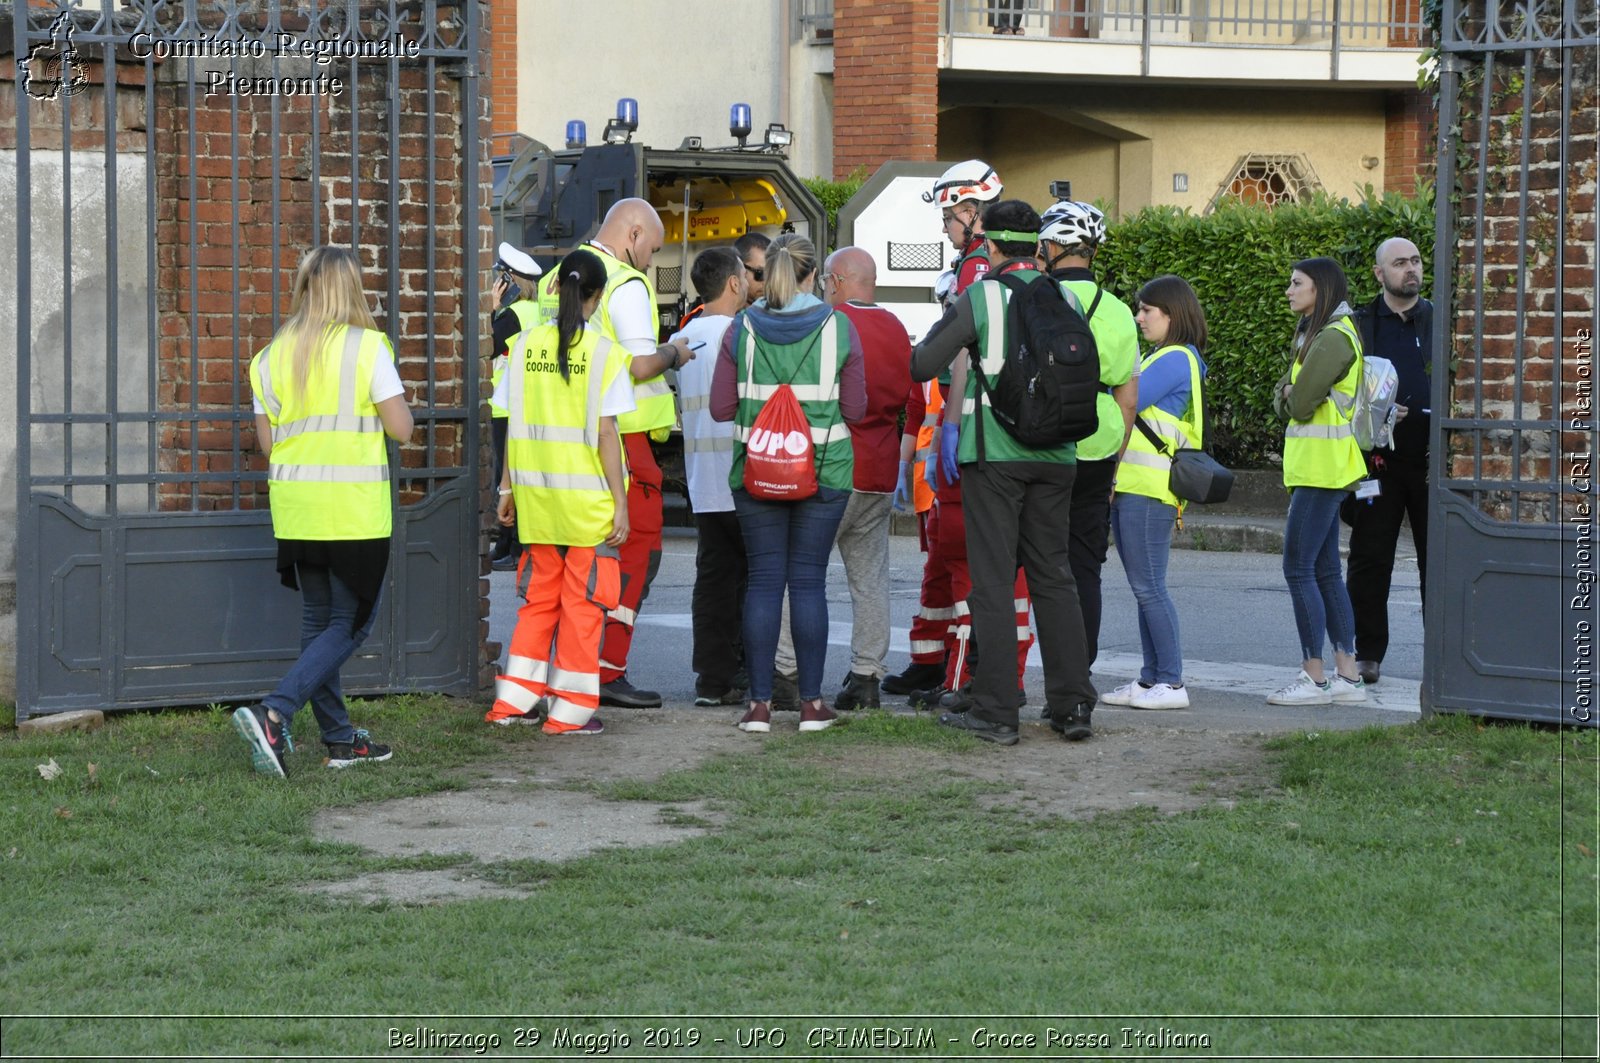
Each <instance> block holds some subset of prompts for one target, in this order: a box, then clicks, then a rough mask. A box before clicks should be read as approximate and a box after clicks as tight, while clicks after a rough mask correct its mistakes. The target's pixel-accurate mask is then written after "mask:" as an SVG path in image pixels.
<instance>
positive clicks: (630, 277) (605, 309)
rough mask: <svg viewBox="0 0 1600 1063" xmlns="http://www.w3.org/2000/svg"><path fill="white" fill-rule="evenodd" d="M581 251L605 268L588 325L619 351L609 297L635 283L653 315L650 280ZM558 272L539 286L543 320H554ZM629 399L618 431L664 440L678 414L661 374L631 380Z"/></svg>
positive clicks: (590, 247)
mask: <svg viewBox="0 0 1600 1063" xmlns="http://www.w3.org/2000/svg"><path fill="white" fill-rule="evenodd" d="M583 249H584V250H585V251H592V252H593V253H594V254H596V255H597V256H599V258H600V261H601V262H602V263H604V264H605V267H606V287H605V291H604V292H603V293H602V294H601V296H600V308H599V309H598V310H596V311H595V312H594V317H593V318H592V319H591V320H590V324H591V325H593V326H594V327H595V328H597V329H599V331H600V334H601V335H602V336H604V337H605V338H606V339H608V340H610V341H611V342H612V343H614V344H616V345H617V346H618V347H619V348H622V349H623V350H624V351H626V348H623V347H622V342H621V340H620V339H619V338H618V337H617V329H616V326H615V325H614V324H613V323H612V321H611V295H612V293H613V292H615V291H616V290H617V289H618V288H620V287H622V286H623V285H624V284H630V283H632V282H633V281H638V282H639V283H640V284H643V285H644V291H645V298H646V299H648V300H649V304H650V313H651V315H652V316H654V315H655V314H656V290H655V288H654V287H653V286H652V285H651V284H650V278H649V277H647V276H645V275H644V274H643V273H641V272H640V271H639V270H637V269H634V268H633V267H632V266H630V265H628V264H627V263H626V262H623V261H622V260H620V259H618V258H616V257H615V256H614V255H612V254H610V253H609V252H607V251H605V250H604V249H603V248H600V247H596V246H595V245H594V244H584V245H583ZM559 274H560V271H559V270H551V271H550V274H549V278H548V279H547V280H545V281H544V283H542V284H540V285H539V306H540V307H541V308H542V309H543V310H544V313H545V320H546V321H550V322H554V321H555V320H556V312H557V307H558V306H559V304H560V301H561V300H560V295H561V277H560V275H559ZM628 362H629V364H630V365H631V364H632V362H633V354H632V353H631V352H629V353H628ZM633 399H634V402H635V404H636V405H637V407H638V408H637V409H635V410H634V411H633V412H632V413H625V414H623V415H622V416H620V417H618V418H617V428H618V430H620V431H622V432H624V433H627V432H652V431H655V430H657V429H659V430H660V432H661V434H660V439H661V440H664V439H666V433H667V432H668V431H670V430H671V429H672V426H673V425H674V424H676V423H677V420H678V411H677V408H676V407H675V406H674V405H673V402H672V389H671V388H670V387H669V386H668V385H667V376H666V374H665V373H658V374H656V375H655V376H653V377H651V378H650V379H649V380H635V381H634V382H633Z"/></svg>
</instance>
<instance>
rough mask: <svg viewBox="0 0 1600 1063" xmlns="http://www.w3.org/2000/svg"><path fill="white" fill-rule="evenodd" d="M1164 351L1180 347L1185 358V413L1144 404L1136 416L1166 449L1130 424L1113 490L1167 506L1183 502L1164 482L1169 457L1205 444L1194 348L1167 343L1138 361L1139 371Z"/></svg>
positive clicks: (1198, 368)
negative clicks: (1131, 431)
mask: <svg viewBox="0 0 1600 1063" xmlns="http://www.w3.org/2000/svg"><path fill="white" fill-rule="evenodd" d="M1168 351H1182V352H1183V353H1184V356H1185V357H1186V358H1188V359H1189V407H1188V409H1187V410H1186V411H1185V413H1187V414H1188V416H1187V417H1174V416H1173V415H1172V414H1170V413H1168V412H1167V411H1165V410H1163V409H1160V408H1159V407H1156V406H1147V407H1145V408H1144V409H1142V410H1140V411H1139V416H1140V417H1141V418H1143V420H1144V423H1145V424H1147V425H1149V426H1150V430H1151V431H1152V432H1154V433H1155V434H1156V436H1157V437H1158V438H1159V439H1160V440H1161V442H1162V443H1164V444H1165V445H1166V446H1167V448H1168V450H1167V452H1166V453H1162V452H1161V451H1160V450H1158V449H1156V447H1155V445H1154V444H1152V443H1151V442H1150V440H1148V439H1146V438H1145V434H1144V433H1143V432H1141V431H1139V426H1138V425H1134V428H1133V434H1132V435H1130V436H1129V437H1128V449H1127V450H1126V451H1124V452H1123V454H1122V463H1121V464H1120V465H1118V466H1117V492H1118V493H1119V494H1128V495H1144V496H1145V497H1146V498H1153V499H1155V500H1156V501H1158V502H1165V503H1166V504H1167V505H1169V506H1173V507H1177V508H1182V506H1183V503H1182V502H1181V501H1179V499H1178V496H1177V495H1174V494H1173V493H1172V491H1171V489H1170V488H1169V487H1168V486H1167V481H1168V479H1169V478H1170V477H1171V475H1172V458H1171V457H1170V455H1172V454H1176V453H1177V452H1178V451H1179V450H1181V449H1183V448H1185V447H1192V448H1194V449H1196V450H1198V449H1200V448H1201V447H1203V446H1204V445H1205V443H1204V440H1203V439H1202V438H1201V436H1202V431H1203V430H1202V428H1201V425H1202V424H1203V423H1204V417H1205V414H1204V409H1205V406H1204V403H1203V401H1202V399H1201V395H1200V361H1199V359H1198V358H1196V357H1195V355H1194V352H1193V351H1191V350H1190V349H1189V348H1188V347H1186V346H1183V345H1182V344H1170V345H1168V346H1166V347H1162V348H1161V349H1160V350H1158V351H1156V352H1155V353H1153V354H1151V355H1150V356H1149V357H1148V358H1146V359H1145V360H1144V361H1143V362H1141V363H1140V364H1139V371H1140V372H1141V373H1142V372H1144V371H1145V370H1147V369H1149V368H1150V366H1151V365H1153V364H1154V363H1155V360H1156V359H1157V358H1160V357H1161V356H1163V355H1165V354H1166V353H1167V352H1168Z"/></svg>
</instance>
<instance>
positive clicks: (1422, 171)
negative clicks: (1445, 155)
mask: <svg viewBox="0 0 1600 1063" xmlns="http://www.w3.org/2000/svg"><path fill="white" fill-rule="evenodd" d="M1438 135H1439V123H1438V112H1437V110H1436V109H1435V107H1434V104H1433V96H1432V94H1430V93H1425V92H1422V91H1420V90H1418V89H1401V90H1400V91H1398V92H1391V93H1389V94H1388V96H1387V98H1386V100H1385V101H1384V114H1383V190H1384V191H1385V192H1399V193H1401V194H1402V195H1410V194H1412V193H1413V192H1415V191H1416V190H1417V182H1418V181H1432V180H1433V175H1434V164H1433V157H1434V152H1435V151H1436V150H1437V138H1438Z"/></svg>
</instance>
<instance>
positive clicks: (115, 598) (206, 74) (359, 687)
mask: <svg viewBox="0 0 1600 1063" xmlns="http://www.w3.org/2000/svg"><path fill="white" fill-rule="evenodd" d="M11 15H12V19H13V43H14V49H15V55H16V58H17V59H18V68H17V79H16V86H15V88H16V112H15V113H16V127H15V145H14V146H15V165H14V168H11V167H0V171H4V170H11V172H12V174H14V180H15V191H16V198H15V205H16V212H17V238H16V246H15V262H16V271H17V282H16V283H17V306H16V340H17V346H16V363H17V364H16V368H17V374H16V381H17V395H16V399H17V517H18V531H17V535H18V540H17V577H18V578H17V611H18V619H19V623H18V669H17V693H18V705H17V715H18V718H19V719H21V718H25V717H27V716H30V715H35V714H41V713H53V712H59V711H64V710H68V709H75V708H91V707H92V708H111V709H121V708H131V707H136V706H160V705H176V704H195V703H205V702H211V701H225V700H230V699H245V698H251V697H257V696H259V695H260V694H261V693H262V692H264V691H265V690H267V689H269V688H270V687H271V685H272V684H273V683H274V682H275V681H276V680H277V679H278V678H279V677H280V676H281V675H282V673H283V672H284V671H285V670H286V669H287V667H288V665H289V663H290V662H292V661H293V660H294V658H295V657H296V656H297V655H298V652H299V640H298V633H299V596H298V595H297V594H294V593H293V592H291V591H288V590H286V589H284V588H283V587H281V586H280V585H279V583H278V580H277V574H276V572H275V570H274V559H275V556H276V550H275V545H274V540H273V536H272V530H271V525H270V521H269V517H268V512H267V507H266V482H265V480H266V471H265V469H266V466H265V462H264V460H263V458H262V456H261V455H260V453H259V451H258V450H256V448H255V446H254V431H253V426H252V424H253V418H252V411H251V392H250V384H249V379H248V366H249V362H250V359H251V357H252V355H253V354H254V353H255V352H256V351H257V350H259V349H260V348H261V347H263V346H264V345H265V344H266V342H267V341H268V340H269V339H270V337H271V336H272V334H273V332H274V331H275V329H276V328H277V325H278V322H279V318H280V316H281V315H283V314H286V313H287V311H288V303H289V290H290V287H291V284H292V281H293V277H294V271H295V268H296V265H297V263H298V260H299V257H300V255H301V254H302V253H303V252H304V251H305V250H306V249H308V248H310V247H313V246H316V245H318V244H323V243H332V244H340V245H345V246H351V247H354V248H355V249H356V250H357V252H358V254H359V255H360V257H361V260H362V266H363V270H364V272H365V280H366V288H367V294H368V297H369V299H370V300H372V301H373V302H374V303H375V309H376V311H377V313H376V317H377V319H378V322H379V327H380V328H382V329H384V331H385V332H386V333H387V334H388V335H389V337H390V340H391V341H392V342H393V344H394V347H395V350H396V352H397V356H398V360H399V368H400V374H401V378H402V380H403V381H404V383H405V385H406V393H407V399H408V402H409V403H410V405H411V407H412V409H413V411H414V412H415V414H416V420H417V428H416V431H415V433H414V434H413V436H412V438H411V440H410V441H409V442H408V443H406V444H405V445H403V446H400V447H395V446H394V445H393V444H391V445H390V462H391V471H392V480H391V482H392V484H393V491H394V494H395V500H396V504H397V516H396V521H395V530H394V540H393V550H392V553H391V555H390V566H389V583H388V587H387V589H386V591H385V594H384V597H383V600H382V602H381V604H380V607H379V616H378V619H377V623H376V624H375V626H374V629H373V633H372V636H371V637H370V639H369V640H368V641H367V643H366V645H365V646H364V647H363V648H362V649H361V651H360V652H359V654H358V656H357V657H356V658H354V659H352V660H351V662H350V663H349V664H348V665H347V666H346V668H345V671H344V676H345V686H346V689H347V690H349V691H352V692H366V693H375V692H385V691H394V690H438V691H453V692H458V693H465V692H468V691H470V690H472V689H474V688H475V686H476V683H477V667H478V658H479V657H480V656H481V653H482V651H481V636H480V632H479V616H478V612H479V610H478V597H479V594H478V574H479V559H478V555H479V552H480V551H479V550H478V548H477V538H476V529H477V526H478V522H479V521H478V513H479V512H480V508H479V507H480V487H479V476H478V465H479V463H478V461H477V460H476V456H477V454H478V418H477V416H476V414H477V411H478V385H479V371H480V367H481V363H480V360H479V358H478V357H477V336H478V334H479V331H480V328H481V325H480V314H479V313H478V308H479V293H478V273H479V270H478V268H477V266H478V263H479V259H480V250H481V248H482V247H483V241H484V239H485V234H486V233H487V231H488V228H489V218H488V213H487V208H488V202H487V194H486V193H487V189H488V187H489V184H490V168H489V167H490V164H489V155H488V138H487V137H486V136H480V128H479V127H480V121H481V117H480V114H479V111H480V108H479V92H478V71H479V67H480V54H479V50H478V42H479V23H480V19H481V11H480V7H479V5H478V4H477V3H476V2H473V0H468V2H466V3H464V4H463V3H452V2H447V0H377V2H374V0H360V2H357V0H333V2H331V3H330V2H327V0H322V2H319V0H309V6H307V5H306V4H304V3H298V4H282V3H279V2H275V0H274V2H265V0H228V2H225V3H200V2H198V0H178V2H169V0H133V2H132V3H124V4H121V5H118V4H115V3H113V2H112V0H101V3H100V4H96V2H95V0H88V2H84V0H69V2H66V3H61V4H59V6H58V4H57V3H51V4H48V5H46V6H40V4H39V3H38V2H37V0H13V4H12V6H11ZM5 198H6V197H4V196H3V195H0V201H3V200H4V199H5Z"/></svg>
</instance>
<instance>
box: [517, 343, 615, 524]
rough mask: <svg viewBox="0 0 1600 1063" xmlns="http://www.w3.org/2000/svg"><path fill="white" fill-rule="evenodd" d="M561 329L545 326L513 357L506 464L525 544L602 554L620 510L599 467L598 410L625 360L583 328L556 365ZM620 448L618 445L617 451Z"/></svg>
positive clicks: (521, 346)
mask: <svg viewBox="0 0 1600 1063" xmlns="http://www.w3.org/2000/svg"><path fill="white" fill-rule="evenodd" d="M556 340H557V333H556V326H555V325H550V324H546V325H539V326H536V327H534V328H531V329H529V330H528V331H526V332H524V333H522V334H521V335H520V336H518V337H517V338H516V341H515V344H514V346H513V347H512V349H511V355H510V357H511V361H510V366H509V368H510V371H511V372H512V374H513V375H512V377H511V387H510V389H509V395H508V397H507V408H506V413H507V419H506V464H507V467H508V468H509V469H510V474H511V493H512V499H513V501H515V503H516V507H517V538H518V539H519V540H520V541H522V542H524V543H547V544H551V545H555V546H596V545H598V544H599V543H601V542H602V541H604V539H605V538H606V536H608V535H610V534H611V528H612V520H613V518H614V516H615V513H616V507H615V505H614V503H613V502H612V499H611V488H610V487H609V486H608V485H607V484H606V476H605V470H604V469H603V468H602V467H601V465H600V450H599V447H600V403H601V398H602V397H603V396H604V395H605V393H606V389H607V388H608V387H610V386H611V384H612V382H613V381H615V380H616V377H617V374H619V373H623V372H626V371H627V358H626V357H625V354H626V352H624V351H623V350H622V347H621V345H620V344H613V343H612V342H611V341H610V340H608V339H606V338H605V337H604V336H602V335H600V332H599V330H598V329H595V328H585V329H584V330H583V331H582V332H580V333H579V334H578V335H577V336H576V337H575V338H574V341H573V345H572V347H571V349H570V350H568V352H567V359H568V366H567V379H566V380H562V379H561V373H560V371H559V369H558V364H557V360H556ZM619 447H620V443H619Z"/></svg>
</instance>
